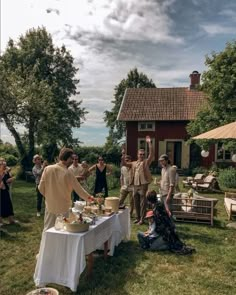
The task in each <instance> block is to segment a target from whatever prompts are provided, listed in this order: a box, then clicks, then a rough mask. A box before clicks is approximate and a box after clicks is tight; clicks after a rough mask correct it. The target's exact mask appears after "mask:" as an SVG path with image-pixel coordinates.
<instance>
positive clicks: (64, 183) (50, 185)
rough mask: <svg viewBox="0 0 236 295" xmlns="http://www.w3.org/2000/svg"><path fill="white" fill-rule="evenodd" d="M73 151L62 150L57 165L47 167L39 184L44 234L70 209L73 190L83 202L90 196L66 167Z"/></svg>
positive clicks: (90, 198)
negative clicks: (42, 198)
mask: <svg viewBox="0 0 236 295" xmlns="http://www.w3.org/2000/svg"><path fill="white" fill-rule="evenodd" d="M73 154H74V152H73V150H71V149H68V148H63V149H62V150H61V151H60V154H59V160H60V161H59V163H57V164H54V165H49V166H47V167H46V168H45V169H44V171H43V175H42V177H41V180H40V183H39V187H38V188H39V191H40V192H41V194H42V195H43V196H44V197H45V204H46V208H45V216H44V232H45V231H46V230H47V229H49V228H50V227H53V226H54V224H55V221H56V218H57V215H58V214H63V215H66V214H67V213H68V211H69V208H70V207H71V193H72V191H73V190H74V191H75V192H76V193H77V194H78V195H79V196H80V197H81V198H82V199H84V200H85V201H92V200H93V199H94V198H93V197H92V196H90V195H89V194H88V193H87V192H86V191H85V190H84V189H83V188H82V186H81V184H80V183H79V182H78V181H77V179H76V177H75V176H74V174H73V172H72V171H71V170H69V169H68V167H69V166H70V165H71V164H72V162H73Z"/></svg>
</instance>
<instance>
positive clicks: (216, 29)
mask: <svg viewBox="0 0 236 295" xmlns="http://www.w3.org/2000/svg"><path fill="white" fill-rule="evenodd" d="M200 27H201V28H202V29H203V30H204V31H205V32H206V33H207V34H208V35H210V36H215V35H220V34H228V35H230V34H234V33H235V27H229V26H224V25H220V24H205V25H201V26H200Z"/></svg>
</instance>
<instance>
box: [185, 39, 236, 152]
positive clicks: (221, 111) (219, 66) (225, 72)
mask: <svg viewBox="0 0 236 295" xmlns="http://www.w3.org/2000/svg"><path fill="white" fill-rule="evenodd" d="M205 64H206V66H207V67H208V70H207V71H205V72H204V73H203V75H202V82H203V83H202V86H201V90H203V91H204V92H205V93H206V94H207V97H208V99H207V102H206V104H205V105H204V106H203V107H202V108H201V110H200V111H199V112H198V114H197V116H196V119H195V120H194V121H192V122H190V123H189V125H188V127H187V130H188V132H189V134H190V135H191V136H195V135H198V134H200V133H203V132H205V131H208V130H211V129H213V128H216V127H219V126H221V125H224V124H227V123H230V122H233V121H235V120H236V42H232V43H227V45H226V47H225V49H224V50H223V51H222V52H220V53H215V52H213V53H212V54H211V56H207V57H206V61H205ZM209 143H212V141H211V142H208V144H209ZM198 144H203V145H206V141H204V142H202V141H198ZM227 145H228V147H230V146H232V145H233V146H234V147H235V142H232V141H227Z"/></svg>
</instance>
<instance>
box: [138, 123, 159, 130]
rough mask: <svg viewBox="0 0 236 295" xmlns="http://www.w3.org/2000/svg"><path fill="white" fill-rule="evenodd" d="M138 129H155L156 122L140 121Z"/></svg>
mask: <svg viewBox="0 0 236 295" xmlns="http://www.w3.org/2000/svg"><path fill="white" fill-rule="evenodd" d="M138 131H155V122H154V121H151V122H138Z"/></svg>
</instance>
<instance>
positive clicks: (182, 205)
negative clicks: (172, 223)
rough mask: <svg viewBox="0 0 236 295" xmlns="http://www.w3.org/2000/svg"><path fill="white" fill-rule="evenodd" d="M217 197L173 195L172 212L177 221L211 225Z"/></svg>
mask: <svg viewBox="0 0 236 295" xmlns="http://www.w3.org/2000/svg"><path fill="white" fill-rule="evenodd" d="M217 201H218V200H217V199H211V198H205V197H202V196H197V197H193V198H188V197H174V199H173V203H172V213H173V215H174V216H175V218H176V220H177V221H184V222H194V223H205V224H210V225H212V226H213V223H214V215H216V209H215V205H216V203H217Z"/></svg>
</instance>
